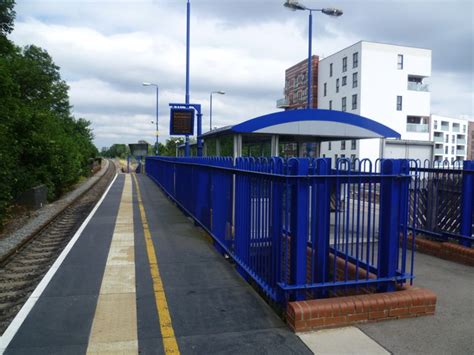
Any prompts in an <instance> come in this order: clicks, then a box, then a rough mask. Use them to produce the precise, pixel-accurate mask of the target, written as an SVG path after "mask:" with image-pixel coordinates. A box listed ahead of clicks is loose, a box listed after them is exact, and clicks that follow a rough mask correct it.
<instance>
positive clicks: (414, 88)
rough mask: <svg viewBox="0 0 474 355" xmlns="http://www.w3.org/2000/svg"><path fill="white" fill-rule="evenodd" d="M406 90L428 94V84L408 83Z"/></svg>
mask: <svg viewBox="0 0 474 355" xmlns="http://www.w3.org/2000/svg"><path fill="white" fill-rule="evenodd" d="M408 90H411V91H424V92H429V91H430V86H429V85H428V84H423V83H416V82H413V81H409V82H408Z"/></svg>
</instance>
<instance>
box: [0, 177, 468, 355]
mask: <svg viewBox="0 0 474 355" xmlns="http://www.w3.org/2000/svg"><path fill="white" fill-rule="evenodd" d="M416 260H417V270H418V278H417V285H420V286H422V287H429V288H430V289H433V290H434V291H435V292H436V293H437V295H438V297H439V299H440V304H439V311H438V312H437V313H436V315H435V316H433V317H423V318H416V319H403V320H398V321H389V322H385V323H371V324H361V325H358V326H357V327H347V328H341V329H330V330H323V331H319V332H313V333H301V334H294V333H293V332H291V331H290V329H289V328H288V327H287V326H286V325H285V323H284V322H283V320H282V319H281V318H280V317H279V316H278V315H277V314H276V313H275V312H274V310H273V309H272V308H271V307H270V306H269V305H268V304H267V303H266V302H265V301H264V300H263V299H262V298H261V297H260V296H259V295H258V293H257V292H256V291H255V290H254V289H253V288H252V287H251V286H250V285H249V284H248V283H247V282H246V281H245V280H244V279H243V278H242V277H241V276H240V275H239V273H237V271H236V269H235V267H234V265H232V264H231V263H230V262H229V260H227V259H225V258H223V257H222V256H221V254H219V253H218V252H217V251H216V249H215V248H214V245H213V244H212V243H211V240H210V239H209V237H208V236H207V235H206V234H205V233H204V232H203V231H202V230H201V229H200V228H197V227H196V226H195V225H194V223H193V221H192V220H191V219H190V218H187V217H186V216H185V215H184V214H183V213H182V211H181V210H180V209H178V208H177V207H176V205H174V204H173V203H172V202H171V201H170V200H169V199H168V198H167V197H166V196H165V194H164V193H163V192H162V191H161V190H160V188H158V186H157V185H156V184H155V183H154V182H153V181H152V180H151V179H150V178H149V177H147V176H145V175H129V174H118V175H117V177H116V178H115V179H114V181H113V182H112V183H111V184H110V186H109V188H108V190H107V191H106V193H105V194H104V195H103V197H102V198H101V199H100V201H99V203H98V204H97V205H96V207H95V208H94V210H93V211H92V212H91V214H90V215H89V216H88V217H87V218H86V220H85V221H84V223H83V224H82V225H81V227H80V228H79V230H78V231H77V232H76V234H75V235H74V237H73V238H72V240H71V242H70V243H69V244H68V245H67V247H66V248H65V249H64V251H63V252H62V254H61V255H60V256H59V257H58V259H57V260H56V262H55V263H54V264H53V266H52V267H51V269H50V270H49V271H48V273H47V274H46V276H45V277H44V278H43V279H42V281H41V282H40V284H39V285H38V286H37V287H36V289H35V291H34V292H33V294H32V295H31V296H30V297H29V299H28V301H27V302H26V303H25V305H24V306H23V307H22V309H21V310H20V312H19V313H18V314H17V316H16V317H15V319H14V320H13V321H12V322H11V324H10V325H9V327H8V328H7V330H6V331H5V332H4V333H3V335H2V336H1V337H0V353H6V354H86V353H88V354H107V353H109V354H138V353H141V354H178V353H182V354H215V353H218V354H222V353H224V354H262V353H263V354H265V353H267V354H310V353H317V354H326V353H338V354H346V353H353V354H388V353H432V354H447V353H453V354H464V353H466V354H467V353H471V352H472V351H471V350H472V348H473V346H474V345H473V341H472V336H471V329H472V319H473V318H472V309H473V308H472V307H473V305H472V298H471V297H467V296H466V295H471V294H472V292H473V286H472V282H471V281H472V268H471V267H469V266H464V265H459V264H455V263H451V262H449V261H445V260H439V259H436V258H434V257H431V256H427V255H423V254H418V255H417V257H416Z"/></svg>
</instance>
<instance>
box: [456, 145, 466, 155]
mask: <svg viewBox="0 0 474 355" xmlns="http://www.w3.org/2000/svg"><path fill="white" fill-rule="evenodd" d="M464 154H466V148H464V147H462V148H456V155H464Z"/></svg>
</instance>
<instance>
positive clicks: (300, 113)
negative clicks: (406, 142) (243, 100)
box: [179, 109, 400, 158]
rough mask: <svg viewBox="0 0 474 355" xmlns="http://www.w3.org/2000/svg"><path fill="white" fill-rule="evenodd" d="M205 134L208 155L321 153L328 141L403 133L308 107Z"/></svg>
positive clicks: (358, 119) (350, 115)
mask: <svg viewBox="0 0 474 355" xmlns="http://www.w3.org/2000/svg"><path fill="white" fill-rule="evenodd" d="M201 137H202V138H203V140H204V155H205V156H233V157H234V158H236V157H241V156H286V157H289V156H296V157H304V156H310V157H318V156H320V144H321V142H324V141H337V140H349V139H370V138H400V134H399V133H398V132H396V131H394V130H393V129H391V128H389V127H387V126H385V125H383V124H381V123H379V122H376V121H374V120H372V119H369V118H366V117H362V116H359V115H355V114H352V113H348V112H341V111H332V110H320V109H305V110H289V111H282V112H275V113H271V114H267V115H263V116H260V117H256V118H253V119H250V120H248V121H245V122H242V123H239V124H236V125H233V126H226V127H222V128H218V129H215V130H212V131H208V132H206V133H204V134H203V135H202V136H201ZM179 155H181V154H179Z"/></svg>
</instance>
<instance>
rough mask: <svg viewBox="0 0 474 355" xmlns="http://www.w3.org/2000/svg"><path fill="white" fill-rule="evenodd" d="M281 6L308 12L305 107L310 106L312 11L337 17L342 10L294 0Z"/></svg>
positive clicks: (289, 0) (311, 84) (311, 86)
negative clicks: (314, 6) (317, 7)
mask: <svg viewBox="0 0 474 355" xmlns="http://www.w3.org/2000/svg"><path fill="white" fill-rule="evenodd" d="M283 6H285V7H287V8H288V9H290V10H292V11H296V10H306V11H308V12H309V29H308V80H307V81H308V104H307V106H308V107H307V108H311V106H312V99H313V98H312V96H313V95H312V91H313V90H312V89H313V75H312V67H313V65H312V64H313V63H312V60H311V59H312V58H311V57H312V42H313V11H319V12H322V13H323V14H325V15H328V16H334V17H339V16H341V15H342V14H343V12H342V10H338V9H333V8H325V9H310V8H308V7H306V6H304V5H303V4H301V3H299V2H298V1H296V0H286V2H285V3H284V4H283Z"/></svg>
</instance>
